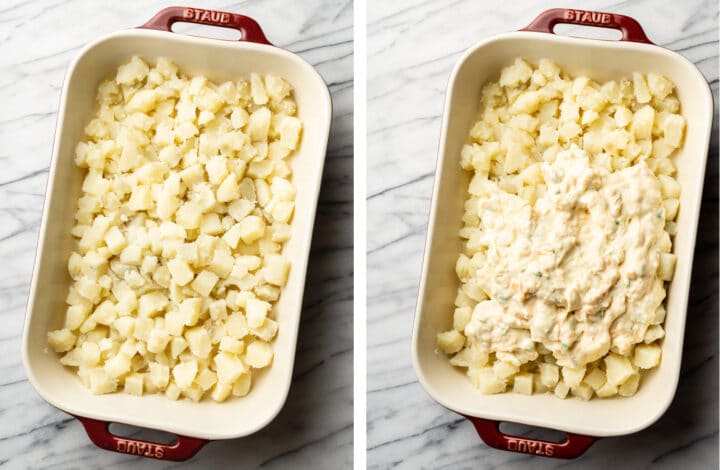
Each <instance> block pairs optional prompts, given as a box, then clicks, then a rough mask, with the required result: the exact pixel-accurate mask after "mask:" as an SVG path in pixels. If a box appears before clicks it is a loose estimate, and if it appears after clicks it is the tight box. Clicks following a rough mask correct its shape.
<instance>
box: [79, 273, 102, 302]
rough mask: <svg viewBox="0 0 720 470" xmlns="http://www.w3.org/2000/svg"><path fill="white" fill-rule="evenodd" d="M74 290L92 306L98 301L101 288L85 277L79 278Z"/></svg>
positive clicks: (95, 282)
mask: <svg viewBox="0 0 720 470" xmlns="http://www.w3.org/2000/svg"><path fill="white" fill-rule="evenodd" d="M75 289H76V290H77V293H78V294H80V295H81V296H82V297H84V298H86V299H87V300H89V301H90V302H92V303H94V304H95V303H98V302H99V301H100V295H101V294H102V286H100V285H99V284H98V283H97V281H94V280H92V279H90V278H87V277H81V278H80V279H78V280H77V281H76V282H75Z"/></svg>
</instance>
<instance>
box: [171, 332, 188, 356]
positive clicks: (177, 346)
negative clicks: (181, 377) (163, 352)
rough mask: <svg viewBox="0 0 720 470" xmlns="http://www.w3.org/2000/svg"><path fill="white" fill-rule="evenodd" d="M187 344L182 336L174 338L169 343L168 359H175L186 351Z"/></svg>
mask: <svg viewBox="0 0 720 470" xmlns="http://www.w3.org/2000/svg"><path fill="white" fill-rule="evenodd" d="M187 346H188V343H187V341H186V340H185V338H183V337H182V336H176V337H174V338H173V339H172V341H170V357H172V358H173V359H175V358H177V357H178V356H180V354H182V353H183V352H184V351H185V349H187Z"/></svg>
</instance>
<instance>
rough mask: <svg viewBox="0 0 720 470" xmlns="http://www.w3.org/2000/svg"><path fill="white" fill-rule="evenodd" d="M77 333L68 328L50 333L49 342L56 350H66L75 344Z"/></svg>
mask: <svg viewBox="0 0 720 470" xmlns="http://www.w3.org/2000/svg"><path fill="white" fill-rule="evenodd" d="M75 339H76V337H75V335H74V334H72V332H71V331H70V330H68V329H67V328H63V329H61V330H55V331H51V332H50V333H48V344H49V345H50V347H51V348H53V350H55V352H66V351H69V350H71V349H72V347H73V346H74V345H75Z"/></svg>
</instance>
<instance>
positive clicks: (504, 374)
mask: <svg viewBox="0 0 720 470" xmlns="http://www.w3.org/2000/svg"><path fill="white" fill-rule="evenodd" d="M492 369H493V372H494V374H495V375H496V376H497V378H498V379H500V380H507V379H509V378H510V377H511V376H513V375H514V374H516V373H517V372H518V371H519V370H520V368H519V367H518V366H516V365H515V364H512V363H510V362H506V361H496V362H495V363H494V364H493V366H492Z"/></svg>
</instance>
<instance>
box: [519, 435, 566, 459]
mask: <svg viewBox="0 0 720 470" xmlns="http://www.w3.org/2000/svg"><path fill="white" fill-rule="evenodd" d="M507 449H508V450H512V451H514V452H524V453H526V454H535V455H546V456H548V457H551V456H552V455H553V454H554V453H555V446H554V445H553V444H550V443H547V442H537V441H530V440H527V439H510V438H509V439H508V440H507Z"/></svg>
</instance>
